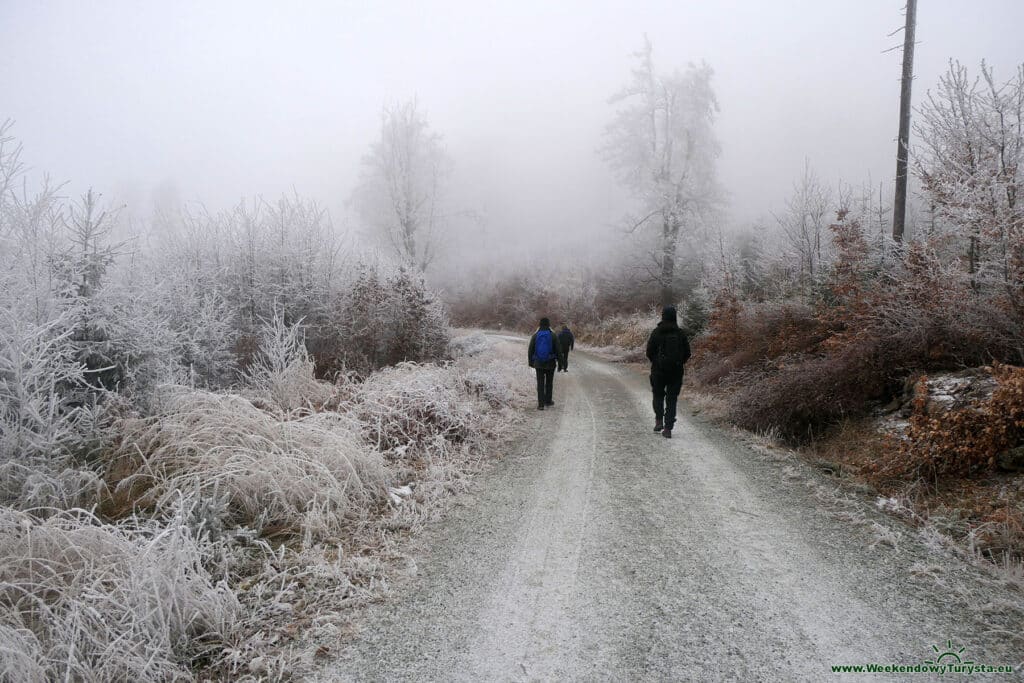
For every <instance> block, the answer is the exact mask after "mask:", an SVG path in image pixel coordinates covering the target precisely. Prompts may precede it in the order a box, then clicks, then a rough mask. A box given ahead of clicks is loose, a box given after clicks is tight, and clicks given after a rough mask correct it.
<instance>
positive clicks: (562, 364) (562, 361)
mask: <svg viewBox="0 0 1024 683" xmlns="http://www.w3.org/2000/svg"><path fill="white" fill-rule="evenodd" d="M558 369H559V370H568V369H569V352H568V351H566V352H565V354H563V355H562V357H561V358H559V359H558Z"/></svg>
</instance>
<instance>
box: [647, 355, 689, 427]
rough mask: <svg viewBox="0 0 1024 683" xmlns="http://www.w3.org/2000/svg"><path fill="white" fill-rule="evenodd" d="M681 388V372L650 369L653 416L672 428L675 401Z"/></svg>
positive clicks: (674, 419) (674, 415) (674, 416)
mask: <svg viewBox="0 0 1024 683" xmlns="http://www.w3.org/2000/svg"><path fill="white" fill-rule="evenodd" d="M682 388H683V373H681V372H679V373H663V372H657V371H655V370H652V371H651V391H653V392H654V418H655V419H656V420H657V421H659V422H662V421H664V423H665V429H672V425H674V424H675V423H676V401H677V399H678V398H679V390H680V389H682Z"/></svg>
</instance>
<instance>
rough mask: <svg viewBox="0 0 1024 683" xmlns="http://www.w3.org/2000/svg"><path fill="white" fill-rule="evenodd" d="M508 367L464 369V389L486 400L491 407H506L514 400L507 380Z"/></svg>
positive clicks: (513, 394)
mask: <svg viewBox="0 0 1024 683" xmlns="http://www.w3.org/2000/svg"><path fill="white" fill-rule="evenodd" d="M507 370H508V368H507V367H506V368H493V367H482V368H472V369H470V370H467V371H466V374H465V377H464V379H463V381H464V382H465V385H466V390H467V391H468V392H469V393H470V394H471V395H473V396H476V397H478V398H480V399H483V400H484V401H486V402H487V403H488V404H489V405H490V406H491V407H492V408H506V407H509V406H511V405H512V402H513V401H514V400H515V393H514V392H513V391H512V385H511V384H509V381H508V372H507Z"/></svg>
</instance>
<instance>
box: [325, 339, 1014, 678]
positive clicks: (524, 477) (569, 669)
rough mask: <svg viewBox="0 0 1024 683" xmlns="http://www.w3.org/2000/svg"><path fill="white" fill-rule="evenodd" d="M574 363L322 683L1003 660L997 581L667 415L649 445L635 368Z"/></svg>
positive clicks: (792, 466)
mask: <svg viewBox="0 0 1024 683" xmlns="http://www.w3.org/2000/svg"><path fill="white" fill-rule="evenodd" d="M503 343H509V342H503ZM571 362H572V365H571V369H570V372H569V373H568V374H565V373H558V374H556V379H555V402H556V406H555V407H554V408H553V409H549V410H547V411H544V412H539V411H535V410H531V411H530V414H529V415H528V416H527V419H526V420H525V424H524V425H523V428H522V429H523V434H522V436H521V438H520V439H519V440H517V442H516V444H517V445H516V446H515V447H514V450H513V451H512V452H511V453H509V454H508V455H507V456H506V457H505V458H504V459H503V460H501V461H500V462H499V463H498V464H496V465H495V466H494V467H493V468H492V469H491V470H490V471H489V472H488V473H486V474H484V475H481V476H480V477H479V478H478V480H477V482H476V485H475V489H476V491H475V494H474V496H473V497H472V499H471V500H470V501H468V502H467V503H466V504H464V505H461V506H459V507H457V508H456V509H454V510H453V511H452V513H451V514H450V515H449V516H448V517H447V518H446V519H445V521H443V522H442V523H439V524H438V525H436V526H435V527H434V528H433V529H431V530H429V531H428V532H427V533H426V534H425V536H424V537H423V538H421V540H420V542H419V546H420V548H421V550H422V556H421V557H419V558H418V571H417V573H416V575H415V576H414V577H413V578H411V579H409V580H407V581H405V582H404V583H403V584H402V585H400V586H398V587H396V589H395V591H394V593H393V595H392V596H391V597H390V598H389V599H388V600H386V601H384V602H383V603H381V604H378V605H375V606H373V607H372V608H370V609H369V610H368V611H367V613H366V614H365V615H362V628H361V630H360V632H359V634H358V635H356V636H353V637H352V638H350V639H349V640H348V641H346V642H344V643H341V644H340V645H339V650H340V654H339V655H338V657H337V658H336V659H334V660H332V661H331V662H330V664H329V665H328V666H326V667H325V668H324V669H323V670H322V671H321V672H320V675H319V676H318V678H320V679H321V680H325V681H326V680H331V681H335V680H338V681H342V680H343V681H348V680H416V681H425V680H430V681H444V680H466V681H506V680H508V681H518V680H523V681H549V680H743V681H753V680H784V681H798V680H808V681H820V680H823V679H842V678H843V676H842V675H840V674H833V673H831V665H833V664H864V663H880V664H892V663H896V664H907V665H915V664H921V663H922V662H923V661H924V660H926V659H932V658H934V657H935V652H934V651H933V650H932V646H933V645H939V646H940V647H943V648H944V646H945V645H946V642H947V641H952V642H953V644H954V646H955V647H956V648H958V647H959V646H964V647H965V648H966V650H965V652H964V653H961V656H962V657H963V658H964V659H971V660H973V661H975V662H982V663H992V664H1012V665H1019V663H1020V659H1021V652H1020V650H1019V649H1018V650H1016V651H1014V647H1013V645H1014V643H1016V645H1017V646H1018V647H1019V644H1020V640H1019V639H1018V640H1014V639H1013V638H1012V637H1011V636H1012V634H1013V632H1014V631H1016V632H1017V633H1018V634H1019V632H1020V630H1021V626H1022V625H1024V622H1021V621H1020V615H1021V611H1020V607H1021V604H1022V596H1021V593H1020V592H1019V591H1017V590H1016V589H1014V588H1013V587H1012V586H1010V585H1009V584H1007V583H1006V582H1003V581H1000V580H998V579H997V578H995V577H994V576H992V575H990V574H988V573H986V572H982V571H980V570H978V569H977V568H975V567H973V566H971V565H968V564H967V563H965V562H962V561H960V560H958V559H956V558H954V557H952V556H951V555H950V554H949V553H948V552H946V551H942V550H937V549H933V548H932V546H929V545H928V544H926V543H924V542H923V541H922V540H921V538H920V537H919V535H918V534H916V533H915V532H914V530H913V529H911V528H910V527H908V526H906V525H904V524H903V523H902V522H900V521H899V520H897V519H895V518H893V517H890V516H888V515H885V514H882V513H880V512H878V511H877V510H875V508H874V505H873V504H872V502H873V501H872V499H871V498H870V497H862V498H858V497H857V496H856V495H852V494H849V493H847V492H846V490H845V489H838V488H837V485H836V484H835V483H833V481H832V480H829V479H828V477H827V476H826V475H824V474H820V473H818V472H817V471H815V470H813V469H811V468H808V467H806V466H803V465H800V464H799V463H797V462H796V461H795V460H793V459H791V458H790V459H786V458H783V457H776V458H773V457H769V456H767V455H766V454H765V453H764V452H760V451H756V450H753V449H751V448H750V447H749V446H747V445H744V444H743V443H742V442H741V440H739V439H737V438H736V436H735V435H733V434H731V433H730V432H728V431H724V430H721V429H720V428H718V427H715V426H713V425H710V424H707V423H704V422H701V421H700V420H699V419H698V418H695V417H693V416H692V415H691V411H690V409H688V408H687V407H686V406H685V405H684V404H682V403H681V404H680V407H681V413H682V414H681V416H680V420H679V422H678V423H677V425H676V430H675V433H674V437H675V438H673V439H672V440H667V439H663V438H662V437H661V436H659V435H657V434H655V433H654V432H652V431H651V423H652V421H653V417H652V415H651V412H650V407H649V395H650V394H649V387H648V385H647V381H646V377H645V376H644V375H642V374H641V373H638V372H637V371H636V370H635V369H633V368H630V367H627V366H622V365H614V364H610V363H607V362H604V361H602V360H599V359H597V358H594V357H591V356H587V355H586V354H581V353H575V354H573V357H572V361H571ZM524 372H529V370H528V369H527V368H524ZM1016 675H1017V674H1014V676H1010V677H1007V676H1002V677H1001V678H1002V679H1004V680H1005V679H1009V678H1013V677H1015V676H1016ZM868 678H870V679H872V680H879V679H881V680H889V678H888V677H886V676H884V675H874V676H868ZM929 678H930V676H922V675H917V676H913V677H912V679H913V680H928V679H929ZM850 679H851V680H863V679H864V676H853V675H851V676H850ZM892 680H905V678H903V679H901V678H900V677H893V678H892ZM943 680H949V676H946V677H944V678H943Z"/></svg>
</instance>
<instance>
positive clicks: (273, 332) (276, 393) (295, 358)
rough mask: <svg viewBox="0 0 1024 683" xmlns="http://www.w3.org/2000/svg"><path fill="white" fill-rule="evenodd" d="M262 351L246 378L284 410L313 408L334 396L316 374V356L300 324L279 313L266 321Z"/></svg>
mask: <svg viewBox="0 0 1024 683" xmlns="http://www.w3.org/2000/svg"><path fill="white" fill-rule="evenodd" d="M260 336H261V341H260V349H259V353H257V355H256V357H255V358H254V359H253V362H252V364H251V365H250V366H249V367H248V368H247V369H246V371H245V377H244V378H245V381H246V382H247V383H248V384H249V386H250V387H252V388H253V389H254V390H255V391H256V392H257V393H258V394H260V395H262V396H265V397H266V398H268V399H269V400H270V401H271V402H273V404H274V405H276V406H277V407H278V408H280V409H281V410H285V411H290V410H295V409H298V408H309V407H311V406H312V405H317V404H320V403H322V402H324V401H326V400H327V399H328V398H329V396H330V390H329V387H328V386H327V385H324V384H321V383H320V382H317V381H316V379H315V378H314V376H313V372H314V365H313V359H312V358H311V357H310V355H309V353H308V352H307V351H306V345H305V341H304V337H303V334H302V328H301V327H300V326H299V325H286V324H285V322H284V319H283V318H282V317H281V316H279V315H275V316H274V317H273V319H272V320H270V321H266V322H264V325H263V329H262V331H261V335H260Z"/></svg>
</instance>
